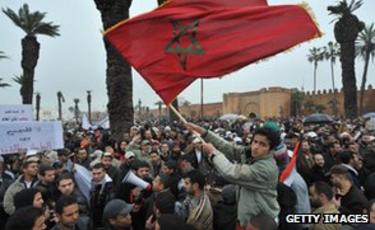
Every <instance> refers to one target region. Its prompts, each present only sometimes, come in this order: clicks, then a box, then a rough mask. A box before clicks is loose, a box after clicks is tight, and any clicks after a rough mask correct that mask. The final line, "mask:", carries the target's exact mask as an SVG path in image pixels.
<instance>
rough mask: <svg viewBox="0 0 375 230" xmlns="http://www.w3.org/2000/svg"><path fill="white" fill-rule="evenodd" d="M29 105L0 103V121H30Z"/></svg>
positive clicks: (30, 111)
mask: <svg viewBox="0 0 375 230" xmlns="http://www.w3.org/2000/svg"><path fill="white" fill-rule="evenodd" d="M32 120H33V108H32V106H31V105H0V122H20V121H24V122H26V121H32Z"/></svg>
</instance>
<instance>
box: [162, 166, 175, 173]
mask: <svg viewBox="0 0 375 230" xmlns="http://www.w3.org/2000/svg"><path fill="white" fill-rule="evenodd" d="M161 172H162V173H164V174H165V175H171V174H172V173H173V169H170V168H168V167H167V166H165V165H163V166H162V167H161Z"/></svg>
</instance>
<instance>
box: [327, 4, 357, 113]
mask: <svg viewBox="0 0 375 230" xmlns="http://www.w3.org/2000/svg"><path fill="white" fill-rule="evenodd" d="M362 4H363V2H362V0H359V1H356V0H352V1H351V2H350V4H348V2H347V1H346V0H341V1H340V2H339V3H338V4H337V5H334V6H328V8H327V10H328V11H330V14H332V15H336V16H338V18H337V21H336V23H335V27H334V34H335V39H336V41H337V42H338V43H339V44H340V61H341V68H342V84H343V88H344V108H345V116H346V117H348V118H355V117H357V114H358V107H357V86H356V78H355V71H354V63H355V60H354V59H355V40H356V39H357V37H358V34H359V33H360V32H361V31H362V29H363V28H364V23H363V22H361V21H360V20H359V19H358V18H357V16H355V15H354V14H353V12H354V11H355V10H357V9H358V8H360V7H361V6H362Z"/></svg>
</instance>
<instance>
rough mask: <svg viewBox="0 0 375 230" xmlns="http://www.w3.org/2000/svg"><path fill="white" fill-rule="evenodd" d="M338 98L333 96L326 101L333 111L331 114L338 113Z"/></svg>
mask: <svg viewBox="0 0 375 230" xmlns="http://www.w3.org/2000/svg"><path fill="white" fill-rule="evenodd" d="M338 104H339V102H338V100H337V98H336V97H335V96H333V97H332V98H331V99H330V100H329V101H328V105H329V107H330V109H331V110H332V112H333V115H335V116H337V113H338Z"/></svg>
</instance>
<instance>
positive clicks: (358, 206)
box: [339, 185, 368, 214]
mask: <svg viewBox="0 0 375 230" xmlns="http://www.w3.org/2000/svg"><path fill="white" fill-rule="evenodd" d="M367 203H368V200H367V199H366V197H365V195H364V194H363V193H362V191H361V190H359V189H358V188H357V187H356V186H355V185H352V187H351V188H350V190H349V192H348V193H347V194H345V195H344V196H343V197H342V198H341V206H340V208H339V211H340V213H343V214H362V213H363V210H364V209H365V208H366V207H367Z"/></svg>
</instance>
